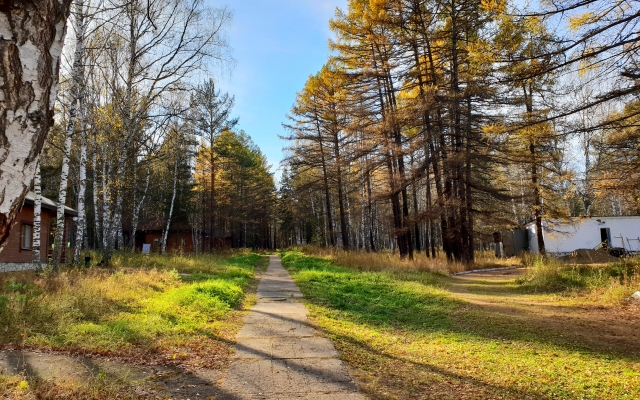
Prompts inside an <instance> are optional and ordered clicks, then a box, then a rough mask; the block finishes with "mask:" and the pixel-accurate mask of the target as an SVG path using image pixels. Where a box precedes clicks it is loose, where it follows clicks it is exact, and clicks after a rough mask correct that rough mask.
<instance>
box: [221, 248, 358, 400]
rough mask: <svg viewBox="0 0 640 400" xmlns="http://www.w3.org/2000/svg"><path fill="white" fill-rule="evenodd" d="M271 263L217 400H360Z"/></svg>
mask: <svg viewBox="0 0 640 400" xmlns="http://www.w3.org/2000/svg"><path fill="white" fill-rule="evenodd" d="M269 258H270V259H269V268H268V269H267V272H266V273H265V274H264V276H263V277H262V280H261V281H260V284H259V285H258V303H257V304H256V305H255V307H253V308H252V309H251V311H250V312H249V315H248V316H247V317H246V318H245V321H244V326H243V328H242V330H241V331H240V333H239V334H238V338H237V344H236V355H235V359H234V360H233V362H232V363H231V366H230V367H229V371H228V373H227V376H226V378H225V379H224V380H223V382H222V384H221V389H222V392H223V394H222V395H221V396H219V397H218V398H220V399H228V400H236V399H281V400H285V399H314V400H315V399H318V400H329V399H332V400H333V399H335V400H338V399H339V400H364V399H365V398H364V396H362V395H361V394H360V393H359V392H358V387H357V386H356V384H355V383H354V382H353V380H352V379H351V377H350V376H349V373H348V372H347V369H346V368H345V366H344V364H343V363H342V361H340V360H339V359H338V352H337V351H336V349H335V347H333V344H332V343H331V341H330V340H329V339H326V338H323V337H320V336H319V332H318V331H317V330H315V329H314V328H313V327H312V326H310V325H309V324H308V323H307V309H306V308H305V306H304V305H303V304H301V303H299V302H298V301H297V300H296V298H300V297H302V293H300V289H298V286H297V285H296V284H295V283H294V282H293V280H292V279H291V276H290V275H289V273H288V272H287V271H286V270H285V269H284V268H283V267H282V263H281V261H280V258H279V257H277V256H270V257H269Z"/></svg>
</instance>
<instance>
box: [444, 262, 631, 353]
mask: <svg viewBox="0 0 640 400" xmlns="http://www.w3.org/2000/svg"><path fill="white" fill-rule="evenodd" d="M525 272H526V269H524V268H519V269H514V270H505V271H492V272H482V273H474V274H469V275H462V276H457V277H454V278H452V279H451V282H450V286H449V287H448V289H449V290H450V291H451V292H452V293H454V294H455V295H456V296H457V297H459V298H461V299H463V300H465V301H467V302H469V303H470V304H471V306H472V307H479V308H481V309H482V310H483V311H485V312H488V313H491V314H494V315H496V316H505V317H508V318H511V319H513V320H514V321H516V322H517V323H521V324H523V325H526V326H529V327H531V329H538V328H539V329H541V330H545V331H552V332H554V335H557V336H558V337H565V338H568V339H567V340H571V341H573V342H575V343H576V344H578V345H580V346H582V347H586V348H589V349H592V350H594V351H600V350H607V351H614V352H617V353H620V354H626V355H628V356H632V357H633V356H635V357H640V329H638V327H640V303H639V302H629V303H625V304H623V305H618V306H613V305H612V306H601V305H596V304H589V303H588V302H586V301H584V300H583V299H575V298H574V299H572V298H571V297H570V296H566V297H559V296H553V295H550V294H536V293H526V292H523V291H522V290H518V288H517V285H516V284H515V282H514V279H516V278H517V277H519V276H521V275H523V274H524V273H525Z"/></svg>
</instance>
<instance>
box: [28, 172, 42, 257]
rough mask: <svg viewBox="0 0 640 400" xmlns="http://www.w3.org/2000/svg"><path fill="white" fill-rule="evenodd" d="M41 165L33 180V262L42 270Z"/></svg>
mask: <svg viewBox="0 0 640 400" xmlns="http://www.w3.org/2000/svg"><path fill="white" fill-rule="evenodd" d="M40 180H41V179H40V164H38V166H37V167H36V176H35V177H34V178H33V191H34V192H35V194H36V196H35V198H34V199H33V246H32V251H33V253H32V254H31V257H32V261H33V263H34V264H36V265H37V266H36V268H37V270H40V264H41V261H40V224H41V221H42V186H41V182H40Z"/></svg>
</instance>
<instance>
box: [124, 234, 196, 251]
mask: <svg viewBox="0 0 640 400" xmlns="http://www.w3.org/2000/svg"><path fill="white" fill-rule="evenodd" d="M138 238H139V239H141V240H138ZM142 243H149V244H150V245H151V251H152V252H158V253H159V252H160V251H161V250H162V232H159V231H152V232H140V233H138V234H137V235H136V247H138V250H142ZM138 244H139V245H138ZM177 250H180V251H183V252H185V253H194V252H195V249H194V247H193V236H192V235H191V232H177V231H172V232H171V233H169V237H167V251H177Z"/></svg>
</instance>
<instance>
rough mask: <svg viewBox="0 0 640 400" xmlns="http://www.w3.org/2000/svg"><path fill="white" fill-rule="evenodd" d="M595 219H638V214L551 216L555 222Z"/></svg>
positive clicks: (545, 219) (532, 222) (527, 224)
mask: <svg viewBox="0 0 640 400" xmlns="http://www.w3.org/2000/svg"><path fill="white" fill-rule="evenodd" d="M587 218H589V219H595V220H601V219H640V215H589V216H584V215H581V216H578V217H569V218H567V219H566V220H563V219H560V218H551V220H552V221H553V222H555V223H562V222H568V221H575V220H583V219H587ZM549 220H550V219H549V218H543V219H542V221H543V222H545V221H549ZM535 223H536V221H535V220H533V221H531V222H528V223H526V224H525V225H524V226H525V227H526V226H530V225H533V224H535Z"/></svg>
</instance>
